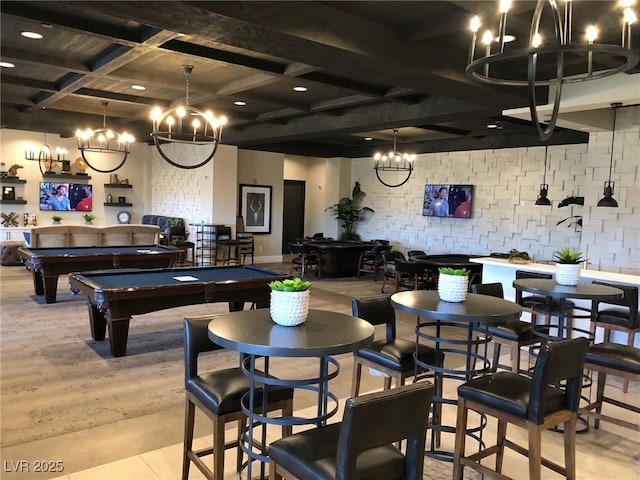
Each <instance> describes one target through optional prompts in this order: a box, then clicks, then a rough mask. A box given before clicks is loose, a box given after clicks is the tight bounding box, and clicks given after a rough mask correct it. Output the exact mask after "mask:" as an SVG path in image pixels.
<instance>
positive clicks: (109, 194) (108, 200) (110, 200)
mask: <svg viewBox="0 0 640 480" xmlns="http://www.w3.org/2000/svg"><path fill="white" fill-rule="evenodd" d="M107 203H113V195H111V193H107Z"/></svg>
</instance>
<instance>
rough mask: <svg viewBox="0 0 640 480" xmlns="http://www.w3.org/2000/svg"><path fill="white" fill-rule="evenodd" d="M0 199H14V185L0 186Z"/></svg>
mask: <svg viewBox="0 0 640 480" xmlns="http://www.w3.org/2000/svg"><path fill="white" fill-rule="evenodd" d="M2 199H3V200H15V199H16V187H2Z"/></svg>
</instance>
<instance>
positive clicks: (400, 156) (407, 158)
mask: <svg viewBox="0 0 640 480" xmlns="http://www.w3.org/2000/svg"><path fill="white" fill-rule="evenodd" d="M397 138H398V129H397V128H394V129H393V150H392V151H390V152H389V153H380V152H377V153H376V154H375V155H374V156H373V159H374V160H375V162H376V163H375V166H374V167H373V168H374V170H375V171H376V176H377V177H378V180H380V183H382V184H383V185H385V186H387V187H391V188H395V187H399V186H401V185H404V184H405V183H407V181H408V180H409V177H411V172H412V171H413V161H414V160H415V159H416V156H415V154H413V153H400V152H398V149H397V145H396V143H397ZM380 172H387V173H388V172H395V173H402V177H401V179H400V182H399V183H389V181H388V180H387V181H385V180H383V179H382V177H381V176H380ZM404 175H406V177H405V176H404ZM385 176H386V174H385ZM403 178H404V180H403Z"/></svg>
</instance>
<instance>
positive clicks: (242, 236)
mask: <svg viewBox="0 0 640 480" xmlns="http://www.w3.org/2000/svg"><path fill="white" fill-rule="evenodd" d="M236 239H238V240H239V241H240V253H248V254H252V253H253V249H254V240H253V233H243V232H239V233H236Z"/></svg>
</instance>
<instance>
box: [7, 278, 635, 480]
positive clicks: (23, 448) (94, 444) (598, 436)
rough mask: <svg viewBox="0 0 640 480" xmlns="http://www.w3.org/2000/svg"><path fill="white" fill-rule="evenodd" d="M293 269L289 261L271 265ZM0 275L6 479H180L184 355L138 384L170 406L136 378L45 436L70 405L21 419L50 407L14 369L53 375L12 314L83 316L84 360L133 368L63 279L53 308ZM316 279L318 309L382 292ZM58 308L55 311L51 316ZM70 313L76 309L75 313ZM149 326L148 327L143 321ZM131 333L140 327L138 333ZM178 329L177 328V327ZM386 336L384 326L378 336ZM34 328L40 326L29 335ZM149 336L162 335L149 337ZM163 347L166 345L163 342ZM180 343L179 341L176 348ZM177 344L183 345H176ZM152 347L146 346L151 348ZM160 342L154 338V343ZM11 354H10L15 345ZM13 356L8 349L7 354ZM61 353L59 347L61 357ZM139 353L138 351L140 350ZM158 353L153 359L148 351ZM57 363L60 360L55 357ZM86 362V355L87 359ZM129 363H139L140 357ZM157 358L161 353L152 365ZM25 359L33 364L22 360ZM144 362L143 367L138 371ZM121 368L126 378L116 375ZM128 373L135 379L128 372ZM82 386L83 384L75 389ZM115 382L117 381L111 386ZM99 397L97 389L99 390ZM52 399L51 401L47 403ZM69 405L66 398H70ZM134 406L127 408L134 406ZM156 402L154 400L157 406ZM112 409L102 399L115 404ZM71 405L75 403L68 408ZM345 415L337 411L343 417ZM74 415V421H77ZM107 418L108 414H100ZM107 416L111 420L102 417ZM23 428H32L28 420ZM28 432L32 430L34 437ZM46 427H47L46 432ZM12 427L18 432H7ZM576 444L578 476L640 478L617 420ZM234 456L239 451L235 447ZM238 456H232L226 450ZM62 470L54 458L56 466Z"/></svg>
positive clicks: (439, 468) (346, 384) (409, 323)
mask: <svg viewBox="0 0 640 480" xmlns="http://www.w3.org/2000/svg"><path fill="white" fill-rule="evenodd" d="M272 267H274V268H280V269H284V270H286V265H276V266H272ZM0 278H1V281H2V297H1V307H2V322H1V324H0V327H1V333H2V337H1V340H2V352H1V354H2V357H1V359H2V363H1V364H0V367H1V373H2V384H1V387H0V388H1V393H2V404H1V405H0V411H1V414H2V431H3V432H4V433H3V437H5V438H7V437H9V436H11V437H12V438H23V439H25V440H24V441H20V440H18V441H14V442H6V441H5V439H3V440H2V452H1V454H0V456H1V461H2V464H1V468H2V470H1V471H0V478H3V479H21V480H24V479H32V478H33V479H41V478H58V477H59V478H66V479H74V480H89V479H91V480H102V479H125V480H126V479H136V480H137V479H143V480H145V479H148V480H156V479H177V478H180V469H181V455H182V451H181V449H182V445H181V440H182V428H183V424H182V422H183V402H182V397H181V393H180V391H179V390H180V389H179V387H178V388H176V387H175V384H176V382H177V383H178V384H179V379H178V380H176V378H177V377H179V375H180V372H181V369H182V364H181V361H182V360H181V358H179V355H178V356H174V357H172V358H171V359H168V360H167V359H165V360H157V362H158V363H152V364H151V365H145V366H144V367H145V368H148V369H150V371H152V372H153V371H154V370H155V369H157V370H162V372H161V373H164V371H165V370H167V371H169V372H170V373H171V372H173V377H176V378H171V375H168V378H167V377H161V378H160V380H159V381H157V382H153V383H151V384H147V383H144V384H140V385H139V388H144V389H153V390H154V391H153V392H151V394H152V396H153V395H161V394H163V393H164V391H166V390H170V389H174V390H176V395H174V396H173V397H171V401H169V405H168V406H166V407H163V408H151V407H150V408H148V409H147V410H146V411H145V410H144V409H140V408H133V403H134V402H133V399H134V398H135V396H136V386H137V385H136V384H135V383H134V384H131V385H123V386H121V388H122V392H121V393H120V397H119V398H120V401H121V403H120V404H119V405H118V409H119V410H120V412H121V416H120V418H119V419H118V420H108V421H105V422H96V424H95V425H92V426H86V425H85V422H83V420H86V419H82V418H79V417H77V416H74V417H70V420H69V422H68V425H67V427H68V428H66V429H65V430H64V431H62V432H57V431H52V432H49V433H41V430H40V429H38V425H39V423H41V422H47V421H49V422H53V421H54V417H56V416H64V415H65V414H66V412H64V411H62V410H63V409H60V408H58V409H56V410H55V411H54V412H51V415H50V416H49V417H45V416H43V417H42V418H40V417H38V418H36V419H35V420H34V421H33V422H32V424H31V425H32V426H31V427H29V423H20V422H17V418H18V417H21V416H24V417H29V416H35V415H36V414H35V413H34V412H37V411H39V409H42V408H44V407H43V406H42V405H40V406H38V407H37V408H36V407H34V406H33V405H31V404H28V403H27V402H26V401H25V402H24V404H22V402H20V401H19V399H21V398H25V397H21V396H20V395H18V394H17V393H16V392H15V391H13V390H14V389H15V388H17V387H15V382H16V378H15V377H16V376H18V375H30V377H29V378H33V379H34V380H33V381H36V382H41V383H45V382H48V381H54V380H50V379H49V378H43V377H42V376H40V375H39V372H34V371H32V369H31V368H30V367H28V366H29V365H31V364H30V362H31V359H30V356H32V355H33V354H31V353H30V352H29V349H28V348H27V343H26V340H25V339H24V338H23V337H22V336H21V333H20V331H19V330H16V328H15V327H14V325H15V323H14V322H12V321H9V320H10V319H13V317H14V315H21V318H20V322H23V324H24V325H32V324H34V323H35V324H37V323H38V322H46V321H47V318H48V317H49V316H50V315H52V314H53V315H55V314H56V312H65V313H64V314H65V315H71V316H73V315H76V316H77V317H78V322H79V326H80V327H81V328H80V329H79V330H78V331H80V332H82V333H81V335H82V338H75V337H73V338H71V340H70V341H73V342H82V343H83V347H85V350H86V351H88V353H87V355H88V357H87V358H88V359H87V360H86V361H89V359H91V360H95V361H96V366H95V367H94V368H95V369H96V372H95V375H96V376H97V375H101V374H103V373H104V372H101V371H98V370H100V369H103V370H108V371H109V376H114V377H115V378H118V376H120V377H121V378H123V377H125V374H128V373H129V372H125V370H126V369H127V367H128V365H129V364H127V363H126V362H123V361H114V360H113V359H111V358H109V356H108V354H107V353H106V350H105V349H104V348H102V347H101V346H95V345H92V342H91V340H90V339H89V338H88V326H87V324H86V323H85V322H86V321H87V320H86V306H85V302H84V299H82V298H80V297H72V296H70V295H69V294H68V293H67V292H65V290H67V289H68V285H67V284H66V279H61V280H60V282H59V290H60V295H61V301H60V303H59V304H53V305H46V304H44V303H43V302H41V301H38V300H37V299H35V298H34V297H33V295H32V287H31V279H30V276H29V274H28V272H26V271H25V270H24V269H23V268H21V267H2V268H1V269H0ZM311 280H313V281H314V287H313V288H314V289H313V290H312V297H311V298H312V305H311V306H312V308H321V309H334V310H338V311H343V312H345V313H346V312H349V311H350V299H351V297H352V296H363V295H371V294H376V293H378V292H379V288H380V281H378V282H373V280H371V278H370V277H369V278H363V279H361V280H355V279H344V280H327V279H320V280H316V279H315V278H313V277H311ZM174 310H175V311H169V312H164V313H158V314H157V316H156V317H154V315H155V314H148V315H147V316H143V317H151V320H153V321H155V320H156V318H157V319H158V321H160V320H163V319H165V318H166V317H168V318H169V319H171V318H174V317H175V318H174V320H175V325H178V324H179V320H180V319H181V318H182V317H183V316H185V315H186V316H189V315H192V314H193V315H199V314H203V313H209V312H208V310H207V308H205V307H203V306H193V307H189V308H187V309H174ZM50 312H53V313H50ZM69 312H72V313H69ZM414 325H415V319H414V318H413V317H410V316H406V315H404V314H401V315H399V316H398V331H399V335H400V336H404V337H406V338H412V337H413V327H414ZM141 328H142V327H141ZM43 332H44V335H48V336H50V337H51V338H53V336H56V335H58V336H60V335H65V333H66V334H67V336H68V332H65V331H62V332H61V333H60V332H56V329H53V330H52V331H48V330H46V329H43ZM132 333H134V334H135V333H136V332H135V331H134V332H132ZM178 333H179V332H178ZM379 334H381V333H379ZM30 335H33V332H30ZM135 340H136V338H135V335H134V338H133V339H132V341H135ZM152 340H155V337H153V336H152ZM16 342H18V343H20V342H25V343H24V348H14V347H15V343H16ZM162 345H164V344H162ZM170 347H171V348H173V349H174V350H176V348H175V347H176V345H171V346H170ZM178 347H179V345H178ZM145 348H147V347H146V346H145ZM149 348H151V349H152V350H153V349H154V346H153V344H152V345H151V347H149ZM20 350H24V354H23V355H22V356H21V355H20ZM9 351H10V352H9ZM9 353H11V355H9ZM58 355H59V354H58ZM134 355H135V354H134ZM137 355H138V356H137V358H136V357H135V356H132V357H131V358H132V359H133V360H136V361H137V363H138V364H139V363H144V362H145V361H147V356H146V354H145V353H144V352H141V353H139V354H137ZM150 358H154V359H155V358H156V357H150ZM48 360H49V365H48V367H50V368H51V371H50V372H49V373H48V374H47V377H48V376H51V378H55V375H56V371H57V370H56V369H60V368H62V367H61V365H62V364H64V361H60V359H59V358H58V359H50V358H49V359H48ZM56 360H57V361H56ZM83 360H84V359H83ZM133 360H132V362H133ZM339 360H340V362H341V367H342V368H341V372H340V375H339V376H338V378H336V379H335V380H334V381H332V384H331V389H332V391H334V392H335V393H337V394H338V396H339V397H340V398H346V397H347V396H348V394H349V389H350V383H351V359H350V356H349V355H344V356H341V357H340V358H339ZM155 361H156V360H154V362H155ZM304 365H305V364H304V363H303V364H297V363H296V364H295V365H292V366H291V368H292V369H298V368H304ZM25 366H26V367H25ZM138 367H139V365H137V364H136V368H138ZM119 371H120V375H119V373H118V372H119ZM126 378H129V377H126ZM80 380H82V381H80V383H79V384H80V385H85V387H83V390H82V391H80V390H73V391H70V392H59V394H60V395H66V396H67V397H65V399H64V402H66V404H69V405H72V404H73V402H74V398H75V397H78V396H82V395H87V394H91V393H92V392H87V391H86V390H90V389H92V388H95V389H99V388H100V384H98V385H97V386H96V385H93V384H92V383H91V381H90V380H91V379H90V378H87V379H86V381H84V380H83V379H80ZM364 382H365V383H364V386H363V391H367V390H373V389H377V388H379V387H380V385H381V380H380V379H379V378H376V377H372V376H370V375H366V374H365V375H364ZM609 382H610V386H609V389H608V393H609V394H610V395H611V396H613V397H616V398H621V399H623V400H625V401H633V400H635V401H636V403H637V402H638V398H639V397H640V385H639V384H637V383H632V385H631V387H630V389H629V392H628V393H627V394H623V393H622V389H621V386H622V383H621V381H619V379H615V378H612V379H610V381H609ZM455 387H456V385H455V384H453V383H452V384H450V385H449V386H448V387H447V388H448V389H449V391H450V392H454V391H455ZM74 388H77V387H74ZM109 388H112V389H113V388H116V387H114V386H110V387H109ZM51 395H56V393H55V389H54V390H52V391H46V395H43V396H42V398H41V399H40V402H41V403H42V404H44V405H45V406H46V404H47V401H48V399H51ZM96 395H97V394H96ZM49 401H50V402H52V400H49ZM64 402H63V404H65V403H64ZM311 404H312V400H311V399H309V398H304V396H303V397H302V398H300V399H297V400H296V409H297V410H305V409H307V408H309V407H310V405H311ZM128 405H129V407H128ZM151 405H153V404H151ZM108 407H109V406H105V408H108ZM70 408H71V407H70ZM445 414H446V415H447V416H448V418H449V421H450V422H453V421H454V418H452V417H453V416H454V411H450V412H447V411H446V410H445ZM340 415H341V414H339V415H337V416H336V417H334V418H336V419H338V418H339V417H340ZM621 415H623V416H624V417H625V418H627V419H629V420H631V421H635V422H640V415H635V414H631V413H629V412H624V413H621ZM74 418H75V419H76V420H73V419H74ZM99 418H102V417H99ZM105 418H106V417H105ZM196 421H197V425H198V430H197V432H198V435H199V436H200V438H199V439H198V442H199V443H200V444H202V445H204V443H205V442H206V441H207V438H208V436H207V433H208V425H209V423H208V421H207V419H206V418H205V417H204V416H202V415H199V416H198V418H197V420H196ZM14 423H15V424H17V425H19V426H20V427H16V428H22V429H23V430H25V431H21V432H19V434H18V433H15V432H14V431H13V430H11V428H12V425H14ZM23 425H26V426H23ZM493 427H494V425H493V423H490V424H489V426H488V428H487V430H486V432H487V433H486V435H489V436H492V432H493V431H494V430H493ZM30 431H31V432H32V434H31V435H30ZM45 431H46V430H45ZM510 432H511V434H512V435H513V436H514V437H515V438H516V439H519V440H520V441H521V442H524V441H525V439H526V437H525V436H524V435H523V432H520V431H518V430H517V429H515V428H512V429H510ZM9 434H11V435H9ZM452 441H453V439H452V438H451V439H448V438H446V437H445V439H444V442H445V444H446V443H447V442H452ZM577 441H578V449H577V456H578V477H577V478H578V479H581V480H582V479H585V480H586V479H596V478H601V477H605V478H607V479H609V480H616V479H620V480H623V479H624V480H626V479H633V478H640V448H639V447H640V434H638V433H637V432H631V431H629V430H625V429H622V428H620V427H616V426H613V425H609V424H605V423H603V424H602V425H601V428H600V430H598V431H596V430H594V429H593V428H591V429H590V430H589V431H588V432H586V433H582V434H579V435H578V436H577ZM543 442H544V444H543V445H544V452H545V454H546V455H548V456H549V457H551V458H553V459H555V460H556V461H559V462H561V456H562V436H561V435H558V434H555V433H552V432H546V433H545V435H544V438H543ZM228 455H233V453H229V454H228ZM229 458H231V457H229ZM38 460H48V461H53V462H55V461H61V462H62V464H63V465H64V471H63V472H60V473H55V472H50V473H36V472H34V471H33V470H34V468H35V466H36V463H35V462H36V461H38ZM226 464H227V468H226V476H225V478H226V479H235V478H237V475H236V474H235V472H233V470H234V468H233V466H234V462H233V461H232V460H229V461H227V462H226ZM52 466H53V467H54V468H55V467H56V466H57V465H56V464H55V463H54V464H52ZM21 467H22V468H23V469H26V468H29V469H30V470H31V471H29V472H26V471H22V472H17V471H16V470H19V469H20V468H21ZM504 471H505V473H507V474H509V475H511V476H513V477H514V478H525V477H526V471H527V470H526V461H525V460H524V459H523V458H520V457H518V456H517V455H516V454H511V453H508V454H507V458H506V462H505V469H504ZM543 474H544V478H560V477H559V476H558V475H556V474H553V473H551V472H548V471H546V472H543ZM450 477H451V466H450V464H448V463H441V462H435V461H431V460H428V459H427V460H425V478H443V479H444V478H450ZM190 478H192V479H198V478H203V477H202V476H201V475H200V474H199V472H198V471H197V469H195V468H192V473H191V477H190ZM468 478H478V477H477V476H475V475H474V474H471V473H470V474H469V476H468Z"/></svg>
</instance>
